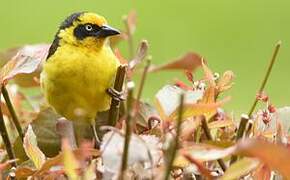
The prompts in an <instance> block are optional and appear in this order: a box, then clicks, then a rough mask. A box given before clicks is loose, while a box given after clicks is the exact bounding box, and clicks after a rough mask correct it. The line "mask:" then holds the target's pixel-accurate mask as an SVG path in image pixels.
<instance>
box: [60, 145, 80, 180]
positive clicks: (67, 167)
mask: <svg viewBox="0 0 290 180" xmlns="http://www.w3.org/2000/svg"><path fill="white" fill-rule="evenodd" d="M62 149H63V166H64V171H65V173H66V175H67V176H68V178H69V179H78V178H79V176H78V173H77V169H79V168H80V164H79V162H78V161H77V159H76V157H75V156H74V154H73V151H72V149H71V147H70V145H69V142H68V141H67V140H66V139H64V140H63V142H62Z"/></svg>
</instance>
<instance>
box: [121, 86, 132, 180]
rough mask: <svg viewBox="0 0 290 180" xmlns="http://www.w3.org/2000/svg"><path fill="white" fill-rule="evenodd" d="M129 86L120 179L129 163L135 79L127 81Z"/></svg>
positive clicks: (122, 177)
mask: <svg viewBox="0 0 290 180" xmlns="http://www.w3.org/2000/svg"><path fill="white" fill-rule="evenodd" d="M127 88H128V97H127V118H126V134H125V142H124V149H123V155H122V165H121V174H120V178H119V179H120V180H122V179H124V172H125V171H126V169H127V163H128V154H129V144H130V139H131V134H132V126H133V123H134V122H133V120H132V117H133V112H134V110H133V109H132V105H133V101H134V98H133V90H134V83H133V81H130V82H128V83H127Z"/></svg>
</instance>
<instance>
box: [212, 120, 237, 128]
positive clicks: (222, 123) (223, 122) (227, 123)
mask: <svg viewBox="0 0 290 180" xmlns="http://www.w3.org/2000/svg"><path fill="white" fill-rule="evenodd" d="M233 125H235V124H234V122H233V120H231V119H225V120H220V121H213V122H210V123H208V128H210V129H217V128H224V127H228V126H233Z"/></svg>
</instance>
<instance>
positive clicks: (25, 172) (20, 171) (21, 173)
mask: <svg viewBox="0 0 290 180" xmlns="http://www.w3.org/2000/svg"><path fill="white" fill-rule="evenodd" d="M35 172H36V170H33V169H31V168H29V167H18V168H17V169H16V171H15V175H16V177H17V178H19V179H20V178H27V177H29V176H32V175H33V174H34V173H35Z"/></svg>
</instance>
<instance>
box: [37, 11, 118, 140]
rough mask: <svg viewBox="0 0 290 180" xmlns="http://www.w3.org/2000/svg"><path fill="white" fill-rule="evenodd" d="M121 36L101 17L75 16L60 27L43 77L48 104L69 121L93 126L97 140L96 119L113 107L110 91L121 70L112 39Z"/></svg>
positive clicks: (85, 14)
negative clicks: (113, 49) (84, 122)
mask: <svg viewBox="0 0 290 180" xmlns="http://www.w3.org/2000/svg"><path fill="white" fill-rule="evenodd" d="M118 34H120V32H119V31H118V30H116V29H114V28H112V27H110V26H108V24H107V21H106V19H105V18H104V17H102V16H100V15H97V14H95V13H90V12H78V13H73V14H72V15H70V16H69V17H68V18H67V19H66V20H65V21H64V22H63V23H62V24H61V25H60V27H59V30H58V32H57V34H56V35H55V39H54V41H53V43H52V45H51V47H50V49H49V53H48V56H47V59H46V62H45V63H44V66H43V71H42V73H41V87H42V89H43V92H44V96H45V98H46V100H47V102H48V103H49V104H50V105H51V106H52V107H53V108H54V109H55V110H56V112H57V113H59V114H60V115H62V116H64V117H65V118H66V119H68V120H72V121H87V122H88V123H91V124H92V127H93V130H94V133H95V136H96V137H97V135H96V129H95V117H96V114H97V113H98V112H101V111H105V110H108V109H109V107H110V102H111V97H110V95H109V94H108V93H107V92H108V91H107V90H108V89H110V87H111V86H112V83H113V82H114V78H115V74H116V71H117V68H118V66H119V61H118V59H117V58H116V56H115V55H114V53H113V52H112V50H111V47H110V45H109V37H110V36H114V35H118Z"/></svg>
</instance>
